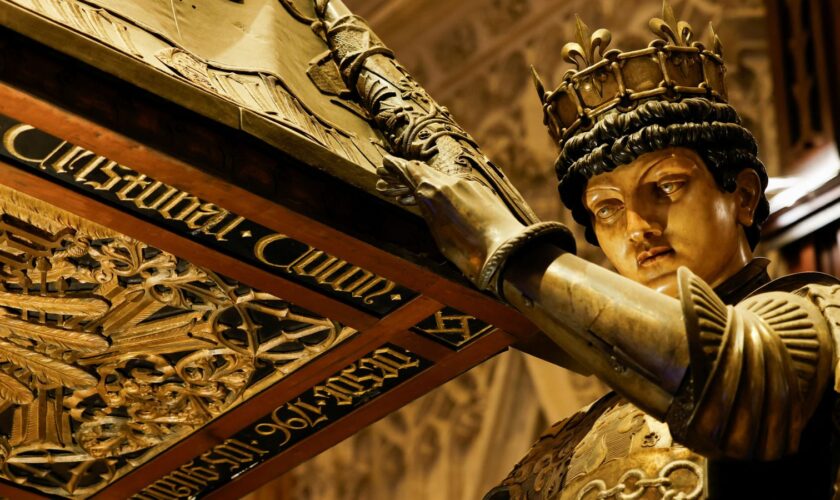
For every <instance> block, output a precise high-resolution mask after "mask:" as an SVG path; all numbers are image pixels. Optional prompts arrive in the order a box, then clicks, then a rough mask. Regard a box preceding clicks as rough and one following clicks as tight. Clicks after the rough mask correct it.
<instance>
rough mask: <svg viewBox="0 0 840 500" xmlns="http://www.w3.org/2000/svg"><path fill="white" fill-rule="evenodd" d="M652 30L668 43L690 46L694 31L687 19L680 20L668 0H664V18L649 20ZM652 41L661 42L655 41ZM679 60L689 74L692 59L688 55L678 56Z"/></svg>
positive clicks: (684, 70)
mask: <svg viewBox="0 0 840 500" xmlns="http://www.w3.org/2000/svg"><path fill="white" fill-rule="evenodd" d="M648 26H649V27H650V30H651V31H653V33H654V34H656V35H657V36H659V37H660V38H661V39H662V40H664V41H665V43H666V44H667V43H668V42H670V44H671V45H676V46H677V47H690V46H691V39H692V37H693V36H694V33H693V32H692V30H691V25H690V24H688V23H687V22H686V21H678V20H677V17H676V16H675V15H674V9H673V8H672V7H671V4H670V2H668V0H662V19H660V18H658V17H654V18H653V19H651V20H650V21H649V22H648ZM652 43H661V42H658V41H654V42H652ZM676 59H677V60H678V61H679V63H678V64H679V67H680V69H681V70H682V72H683V74H684V75H685V74H688V71H689V66H690V64H691V61H690V60H689V58H687V57H680V56H676Z"/></svg>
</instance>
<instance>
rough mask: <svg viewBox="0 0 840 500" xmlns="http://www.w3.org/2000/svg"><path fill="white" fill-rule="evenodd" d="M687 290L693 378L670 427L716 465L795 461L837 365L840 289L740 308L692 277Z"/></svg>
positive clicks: (685, 282)
mask: <svg viewBox="0 0 840 500" xmlns="http://www.w3.org/2000/svg"><path fill="white" fill-rule="evenodd" d="M679 280H680V299H681V301H682V305H683V313H684V318H685V321H686V334H687V336H688V342H689V352H690V358H691V363H690V365H691V368H690V382H689V383H687V384H686V386H685V388H684V389H683V391H682V393H681V394H680V395H679V397H678V398H677V400H678V404H676V405H675V408H674V410H673V411H672V412H671V414H670V415H669V418H668V420H669V423H670V424H671V427H672V432H673V433H674V435H675V436H676V437H677V438H678V439H680V440H681V441H683V442H684V443H686V444H687V445H689V446H691V447H692V448H693V449H696V450H698V451H701V452H703V453H705V454H707V455H710V456H715V455H723V456H726V457H730V458H739V459H752V458H756V459H761V460H773V459H776V458H780V457H782V456H784V455H787V454H790V453H793V452H795V451H796V450H797V449H798V446H799V437H800V434H801V432H802V428H803V427H804V425H805V423H806V422H807V421H808V419H809V418H810V417H811V415H812V414H813V412H814V410H815V409H816V407H817V404H818V403H819V401H820V398H821V397H822V394H823V391H824V389H825V386H826V383H827V381H828V378H829V374H830V372H831V369H832V365H833V364H834V351H835V349H834V341H833V339H832V335H831V330H830V328H829V325H828V323H831V321H826V319H827V315H826V314H825V313H824V310H825V308H826V307H827V303H828V302H829V301H830V300H829V298H828V297H832V299H831V300H834V303H836V304H838V306H840V286H838V285H832V286H828V287H827V286H826V285H816V284H815V285H806V286H805V287H801V288H800V289H798V290H796V291H794V292H787V291H766V290H768V289H767V288H765V289H764V290H763V291H762V292H761V293H757V294H755V295H751V296H750V297H748V298H746V299H745V300H743V301H741V302H740V303H739V304H737V305H736V306H734V307H733V306H727V305H725V304H723V302H721V301H720V299H719V298H718V297H717V296H716V295H715V293H714V292H713V291H712V289H711V288H710V287H709V286H708V285H707V284H706V283H705V282H703V281H702V280H701V279H700V278H698V277H697V276H695V275H693V274H692V273H691V272H690V271H688V270H687V269H681V270H680V275H679ZM800 283H801V282H800ZM834 293H837V297H836V300H835V299H833V297H834ZM815 294H816V295H815ZM817 295H819V296H820V297H822V298H818V297H817ZM820 300H822V302H823V303H824V304H823V305H822V306H821V305H820V303H819V302H820ZM834 313H840V311H832V314H834ZM838 318H840V315H838ZM835 325H836V323H835Z"/></svg>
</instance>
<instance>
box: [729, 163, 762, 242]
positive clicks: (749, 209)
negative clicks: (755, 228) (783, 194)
mask: <svg viewBox="0 0 840 500" xmlns="http://www.w3.org/2000/svg"><path fill="white" fill-rule="evenodd" d="M735 184H736V186H737V188H736V189H735V199H736V200H737V203H738V206H737V210H738V213H737V219H738V222H739V223H740V224H741V225H743V226H744V227H750V226H752V224H753V220H754V219H755V209H756V207H757V206H758V202H759V200H760V199H761V179H759V178H758V173H757V172H756V171H755V170H753V169H751V168H745V169H744V170H741V171H740V172H738V175H737V176H736V177H735Z"/></svg>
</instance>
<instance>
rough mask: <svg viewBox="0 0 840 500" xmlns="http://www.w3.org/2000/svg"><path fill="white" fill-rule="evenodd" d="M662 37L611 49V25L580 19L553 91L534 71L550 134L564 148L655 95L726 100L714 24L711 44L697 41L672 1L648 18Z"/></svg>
mask: <svg viewBox="0 0 840 500" xmlns="http://www.w3.org/2000/svg"><path fill="white" fill-rule="evenodd" d="M648 26H649V27H650V29H651V31H652V32H653V33H654V35H655V36H656V39H654V40H653V41H652V42H650V44H648V46H647V47H646V48H642V49H636V50H633V51H630V52H626V51H621V50H619V49H615V48H612V49H609V50H607V48H608V46H609V44H610V42H611V41H612V34H611V33H610V31H609V30H606V29H598V30H596V31H595V32H591V30H590V29H589V27H588V26H587V25H586V24H585V23H584V22H583V21H581V19H580V18H579V17H576V19H575V40H574V41H573V42H570V43H567V44H566V45H564V46H563V49H562V50H561V54H560V55H561V57H562V58H563V59H564V60H565V61H567V62H569V63H571V64H573V65H574V66H575V68H574V69H570V70H569V71H567V72H566V73H565V75H563V81H562V83H560V85H559V86H558V87H557V88H555V89H554V90H553V91H547V90H546V86H545V84H544V83H543V82H542V80H541V79H540V78H539V76H538V75H537V74H536V72H535V71H533V69H532V72H533V77H534V86H535V87H536V89H537V94H538V95H539V97H540V102H541V103H542V105H543V117H544V121H545V124H546V126H548V129H549V133H550V134H551V136H552V137H553V138H554V139H555V140H556V141H557V144H558V145H559V146H560V147H561V148H562V147H563V146H564V144H565V143H566V141H567V140H569V139H570V138H571V137H572V136H573V135H575V134H576V133H577V132H578V131H580V130H587V129H588V128H589V127H592V126H593V125H594V124H595V123H596V122H597V121H598V120H600V119H601V118H602V117H603V116H606V115H607V114H609V113H613V112H626V111H628V110H631V109H633V108H635V107H636V106H638V105H639V104H640V103H642V102H645V101H647V100H651V99H662V100H668V101H676V100H680V99H684V98H688V97H691V98H696V97H703V98H705V99H709V100H712V101H715V102H726V85H725V83H724V74H725V73H726V68H725V66H724V63H723V57H722V55H723V49H722V47H721V43H720V39H719V38H718V37H717V35H716V34H715V33H714V30H713V29H712V30H711V32H712V41H711V43H710V44H709V45H710V48H706V46H705V45H704V44H703V43H701V42H699V41H695V40H694V33H693V32H692V29H691V25H690V24H688V23H687V22H685V21H681V20H678V19H677V17H676V16H675V15H674V9H673V8H672V7H671V5H670V4H669V3H668V1H667V0H665V1H663V3H662V15H661V17H655V18H653V19H651V20H650V21H649V23H648Z"/></svg>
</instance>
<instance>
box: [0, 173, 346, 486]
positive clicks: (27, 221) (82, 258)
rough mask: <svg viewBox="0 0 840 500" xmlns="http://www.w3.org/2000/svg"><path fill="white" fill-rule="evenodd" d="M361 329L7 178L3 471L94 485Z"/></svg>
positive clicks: (41, 481) (0, 334)
mask: <svg viewBox="0 0 840 500" xmlns="http://www.w3.org/2000/svg"><path fill="white" fill-rule="evenodd" d="M353 333H354V332H353V330H351V329H349V328H346V327H344V326H342V325H340V324H338V323H336V322H334V321H331V320H330V319H328V318H323V317H320V316H317V315H314V314H312V313H310V312H308V311H305V310H302V309H300V308H298V307H296V306H295V305H293V304H290V303H289V302H287V301H284V300H282V299H280V298H278V297H274V296H272V295H269V294H267V293H262V292H260V291H258V290H254V289H252V288H249V287H247V286H245V285H243V284H241V283H237V282H234V281H232V280H229V279H227V278H225V277H224V276H221V275H218V274H216V273H214V272H211V271H209V270H207V269H203V268H200V267H197V266H195V265H193V264H191V263H189V262H186V261H184V260H182V259H179V258H177V257H175V256H174V255H171V254H169V253H166V252H163V251H160V250H158V249H156V248H153V247H150V246H148V245H146V244H144V243H142V242H140V241H137V240H134V239H131V238H128V237H126V236H123V235H121V234H118V233H115V232H114V231H111V230H109V229H106V228H104V227H102V226H99V225H97V224H94V223H92V222H89V221H86V220H84V219H80V218H78V217H75V216H73V215H71V214H69V213H68V212H65V211H63V210H61V209H59V208H57V207H54V206H51V205H47V204H45V203H43V202H40V201H37V200H35V199H34V198H29V197H26V196H24V195H21V194H19V193H16V192H14V191H11V190H10V189H8V188H5V187H0V400H1V402H0V419H2V420H3V421H4V422H6V425H4V426H3V429H8V432H4V434H3V435H2V436H0V475H2V477H3V478H5V479H8V480H11V481H14V482H16V483H20V484H24V485H26V486H29V487H34V488H37V489H39V490H41V491H43V492H45V493H48V494H50V495H60V496H79V497H84V496H88V495H90V494H92V493H94V492H95V491H97V490H99V489H100V488H102V487H104V486H106V485H107V484H109V483H110V482H112V481H114V480H115V479H117V478H118V477H120V476H121V475H123V474H125V473H126V472H128V471H130V470H132V469H134V468H135V467H137V466H138V465H139V464H142V463H143V462H145V461H147V460H148V459H150V458H151V457H153V456H154V455H156V454H157V453H159V452H161V451H162V450H164V449H165V448H167V447H168V446H170V445H172V444H173V443H175V442H177V441H178V440H179V439H180V438H183V437H185V436H186V435H188V434H189V433H191V432H192V431H194V430H196V429H197V428H198V427H200V426H202V425H203V424H205V423H207V422H208V421H210V420H212V419H213V418H214V417H216V416H218V415H220V414H221V413H223V412H225V411H227V410H229V409H231V408H232V407H234V406H236V405H238V404H239V403H241V402H242V401H244V400H246V399H248V398H249V397H250V396H251V395H252V394H254V393H256V392H258V391H260V390H261V389H262V388H264V387H266V386H267V385H269V384H272V383H274V382H276V381H277V380H279V379H281V378H282V377H283V376H285V375H286V374H288V373H290V372H291V371H293V370H295V369H296V368H298V367H299V366H301V365H303V364H304V363H306V362H307V361H308V360H311V359H312V358H314V357H315V356H317V355H318V354H319V353H321V352H323V351H325V350H326V349H329V348H330V347H331V346H333V345H336V344H337V343H339V342H341V341H342V340H344V339H345V338H347V337H349V336H350V335H352V334H353Z"/></svg>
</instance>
